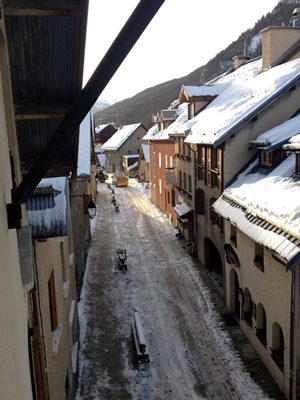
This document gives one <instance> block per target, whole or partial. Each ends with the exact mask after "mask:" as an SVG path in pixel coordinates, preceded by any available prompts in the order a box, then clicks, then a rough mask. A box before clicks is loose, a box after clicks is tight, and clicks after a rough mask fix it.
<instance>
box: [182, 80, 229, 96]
mask: <svg viewBox="0 0 300 400" xmlns="http://www.w3.org/2000/svg"><path fill="white" fill-rule="evenodd" d="M225 89H226V84H222V83H221V84H220V83H214V84H207V85H202V86H186V85H182V88H181V91H184V92H185V94H186V95H187V96H188V97H189V98H191V97H201V96H212V97H213V96H218V95H219V94H220V93H222V92H223V91H224V90H225Z"/></svg>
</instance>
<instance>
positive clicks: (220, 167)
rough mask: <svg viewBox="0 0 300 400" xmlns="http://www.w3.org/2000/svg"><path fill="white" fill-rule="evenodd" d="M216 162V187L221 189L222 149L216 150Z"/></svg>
mask: <svg viewBox="0 0 300 400" xmlns="http://www.w3.org/2000/svg"><path fill="white" fill-rule="evenodd" d="M217 163H218V178H217V179H218V181H217V183H218V189H219V190H221V191H222V177H223V170H222V163H223V152H222V149H218V150H217Z"/></svg>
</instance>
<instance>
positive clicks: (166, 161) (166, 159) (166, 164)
mask: <svg viewBox="0 0 300 400" xmlns="http://www.w3.org/2000/svg"><path fill="white" fill-rule="evenodd" d="M165 168H168V156H167V155H165Z"/></svg>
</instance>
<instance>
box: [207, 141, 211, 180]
mask: <svg viewBox="0 0 300 400" xmlns="http://www.w3.org/2000/svg"><path fill="white" fill-rule="evenodd" d="M207 184H208V186H209V187H211V148H210V147H208V148H207Z"/></svg>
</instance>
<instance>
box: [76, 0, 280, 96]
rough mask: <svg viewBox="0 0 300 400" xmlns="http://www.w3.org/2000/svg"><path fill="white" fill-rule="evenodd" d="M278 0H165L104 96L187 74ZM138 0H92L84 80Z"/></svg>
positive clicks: (134, 91) (123, 93)
mask: <svg viewBox="0 0 300 400" xmlns="http://www.w3.org/2000/svg"><path fill="white" fill-rule="evenodd" d="M278 3H279V0H263V1H262V0H252V2H251V6H250V7H247V8H245V7H241V1H240V0H227V1H224V0H216V1H214V2H210V1H205V2H204V1H200V0H165V2H164V3H163V5H162V6H161V8H160V9H159V10H158V12H157V13H156V15H155V16H154V18H153V19H152V21H151V22H150V24H149V25H148V27H147V28H146V30H145V31H144V33H143V34H142V35H141V37H140V38H139V40H138V41H137V43H136V44H135V46H134V47H133V49H132V50H131V52H130V53H129V54H128V56H127V58H126V59H125V60H124V62H123V64H122V65H121V66H120V68H119V69H118V71H117V72H116V73H115V75H114V76H113V77H112V79H111V81H110V82H109V83H108V85H107V86H106V88H105V89H104V91H103V92H102V94H101V95H100V100H116V101H120V100H123V99H126V98H128V97H132V96H134V95H136V94H137V93H139V92H141V91H143V90H145V89H147V88H149V87H152V86H156V85H158V84H160V83H163V82H166V81H168V80H171V79H174V78H180V77H183V76H185V75H188V74H189V73H191V72H193V71H194V70H195V69H197V68H199V67H201V66H202V65H205V64H206V63H207V62H208V61H209V60H210V59H212V58H213V57H214V56H215V55H216V54H218V53H219V52H220V51H222V50H224V49H225V48H226V47H227V46H229V45H230V44H231V43H232V42H233V41H234V40H237V38H238V37H239V36H240V34H241V33H243V32H244V31H246V30H247V29H249V28H252V27H253V26H254V24H255V23H256V22H257V21H258V20H259V19H260V18H261V17H262V16H264V15H266V14H267V13H268V12H271V11H272V10H273V8H274V7H275V6H276V5H277V4H278ZM137 4H138V0H126V1H124V0H110V1H101V0H89V16H88V28H87V42H86V55H85V71H84V84H85V83H86V82H87V81H88V79H89V78H90V76H91V75H92V73H93V72H94V70H95V68H96V67H97V66H98V64H99V62H100V61H101V60H102V58H103V57H104V55H105V54H106V52H107V51H108V49H109V48H110V46H111V44H112V43H113V41H114V39H115V38H116V36H117V35H118V33H119V32H120V30H121V29H122V27H123V26H124V24H125V23H126V21H127V20H128V18H129V17H130V15H131V13H132V12H133V10H134V9H135V7H136V5H137ZM218 26H220V27H221V28H220V29H218Z"/></svg>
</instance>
